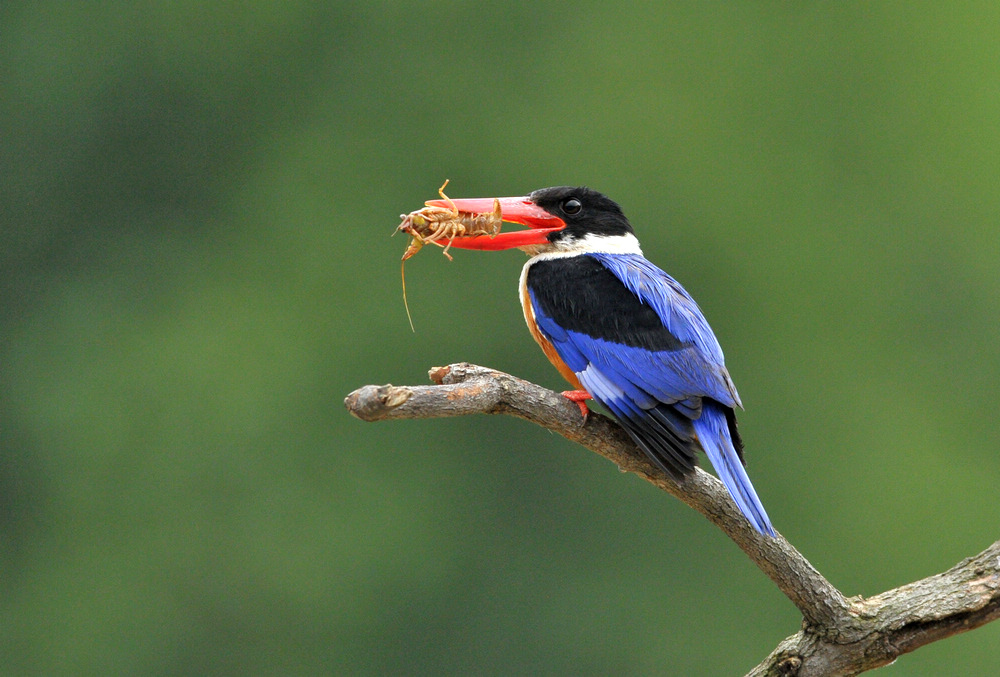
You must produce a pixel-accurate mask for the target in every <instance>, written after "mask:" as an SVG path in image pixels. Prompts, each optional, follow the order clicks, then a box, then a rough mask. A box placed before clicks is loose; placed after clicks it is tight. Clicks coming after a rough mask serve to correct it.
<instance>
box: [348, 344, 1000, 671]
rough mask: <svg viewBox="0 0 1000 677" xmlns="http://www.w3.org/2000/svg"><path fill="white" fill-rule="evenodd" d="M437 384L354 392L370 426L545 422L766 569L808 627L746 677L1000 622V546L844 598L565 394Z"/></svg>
mask: <svg viewBox="0 0 1000 677" xmlns="http://www.w3.org/2000/svg"><path fill="white" fill-rule="evenodd" d="M430 378H431V380H432V381H433V382H434V383H435V384H436V385H430V386H393V385H383V386H373V385H370V386H364V387H363V388H359V389H358V390H355V391H354V392H353V393H351V394H350V395H348V396H347V398H346V399H345V400H344V404H345V405H346V406H347V409H348V411H350V412H351V414H353V415H354V416H356V417H358V418H360V419H361V420H363V421H382V420H388V419H406V418H440V417H445V416H466V415H469V414H509V415H511V416H517V417H518V418H523V419H525V420H528V421H531V422H533V423H537V424H538V425H540V426H542V427H544V428H548V429H549V430H552V431H554V432H557V433H559V434H560V435H562V436H563V437H565V438H567V439H569V440H571V441H573V442H577V443H578V444H580V445H582V446H584V447H586V448H588V449H590V450H591V451H594V452H596V453H598V454H600V455H601V456H604V457H605V458H607V459H608V460H610V461H611V462H613V463H615V464H616V465H617V466H618V467H619V468H621V469H622V470H624V471H627V472H632V473H635V474H637V475H639V476H640V477H642V478H643V479H645V480H647V481H649V482H652V483H653V484H655V485H656V486H657V487H659V488H661V489H663V490H664V491H666V492H668V493H670V494H672V495H673V496H676V497H677V498H679V499H680V500H682V501H684V502H685V503H687V504H688V505H689V506H691V507H692V508H694V509H695V510H697V511H698V512H700V513H701V514H702V515H704V516H705V517H707V518H708V519H709V520H710V521H711V522H712V523H713V524H715V525H716V526H717V527H719V528H720V529H722V530H723V531H724V532H726V534H727V535H728V536H729V537H730V538H731V539H732V540H733V541H734V542H735V543H736V544H737V545H738V546H739V547H740V548H741V549H742V550H743V551H744V552H745V553H746V554H747V555H748V556H749V557H750V559H751V560H753V561H754V563H755V564H756V565H757V566H758V567H760V569H761V571H763V572H764V573H765V574H766V575H767V576H768V577H769V578H770V579H771V580H772V581H774V583H775V585H777V586H778V588H779V589H781V591H782V592H783V593H784V594H785V595H786V596H787V597H788V598H789V599H790V600H791V601H792V603H793V604H795V606H796V607H798V609H799V611H800V612H801V613H802V619H803V622H802V629H801V630H800V631H799V632H798V633H796V634H795V635H792V636H791V637H788V638H786V639H785V640H783V641H782V642H781V643H780V644H779V645H778V646H777V648H775V649H774V651H773V652H771V654H770V655H769V656H768V657H767V658H766V659H764V661H763V662H762V663H761V664H760V665H758V666H757V667H756V668H754V669H753V670H751V671H750V673H749V675H753V676H758V677H762V676H764V675H768V676H771V675H774V676H777V675H782V676H787V675H798V676H800V677H812V676H818V675H856V674H858V673H861V672H864V671H866V670H871V669H872V668H876V667H879V666H882V665H887V664H888V663H891V662H892V661H894V660H895V659H896V658H897V657H898V656H899V655H901V654H904V653H907V652H909V651H913V650H914V649H917V648H919V647H921V646H923V645H925V644H929V643H930V642H934V641H937V640H939V639H943V638H945V637H949V636H951V635H955V634H958V633H960V632H964V631H966V630H972V629H973V628H977V627H979V626H980V625H983V624H985V623H988V622H990V621H992V620H995V619H996V618H998V617H1000V541H997V542H996V543H994V544H993V545H991V546H990V547H989V548H987V549H986V550H984V551H983V552H982V553H980V554H978V555H976V556H975V557H971V558H969V559H966V560H963V561H962V562H959V563H958V564H956V565H955V566H954V567H953V568H951V569H949V570H948V571H945V572H943V573H940V574H936V575H934V576H930V577H928V578H925V579H923V580H920V581H916V582H914V583H910V584H908V585H904V586H901V587H899V588H895V589H893V590H889V591H886V592H883V593H882V594H880V595H876V596H875V597H870V598H868V599H863V598H861V597H853V598H846V597H844V595H843V594H842V593H841V592H840V591H839V590H837V588H835V587H834V586H833V585H831V584H830V582H829V581H827V580H826V579H825V578H824V577H823V576H822V574H820V573H819V572H818V571H816V569H815V568H813V566H812V565H811V564H810V563H809V562H808V561H807V560H806V559H805V558H804V557H803V556H802V555H801V554H800V553H799V552H798V550H796V549H795V548H794V547H792V545H791V544H789V543H788V541H786V540H785V539H784V538H783V537H782V536H781V535H780V534H779V535H778V536H777V538H773V539H772V538H767V537H765V536H762V535H760V534H758V533H757V532H756V531H754V530H753V528H752V527H751V526H750V525H749V523H748V522H747V521H746V520H745V519H744V518H743V516H742V515H741V514H740V513H739V511H738V510H737V508H736V506H735V505H734V504H733V502H732V501H731V500H730V498H729V494H728V493H727V492H726V489H725V487H723V486H722V483H721V482H719V480H717V479H715V477H713V476H712V475H710V474H708V473H707V472H704V471H703V470H700V469H696V470H695V473H694V474H693V475H691V476H690V477H688V478H686V479H685V480H684V481H682V482H674V481H673V480H671V479H670V478H669V477H667V476H666V475H665V474H664V473H663V472H661V471H660V470H659V469H658V468H657V467H656V466H654V465H653V464H652V463H651V462H650V461H649V460H647V459H646V457H645V455H644V454H643V453H642V452H641V451H640V450H639V449H638V448H637V447H636V446H635V445H634V444H633V443H632V441H631V439H630V438H629V437H628V435H627V434H626V433H625V431H624V430H622V428H621V427H620V426H619V425H618V424H617V423H615V422H614V421H612V420H610V419H608V418H606V417H604V416H601V415H600V414H596V413H593V412H592V413H591V414H590V415H589V416H588V417H587V420H586V421H584V420H583V417H582V416H581V415H580V410H579V408H578V407H577V405H576V404H574V403H572V402H570V401H569V400H567V399H566V398H564V397H562V396H561V395H559V394H558V393H555V392H553V391H551V390H547V389H545V388H542V387H541V386H537V385H535V384H533V383H529V382H528V381H524V380H522V379H519V378H516V377H514V376H511V375H510V374H505V373H503V372H499V371H495V370H493V369H487V368H485V367H478V366H476V365H472V364H468V363H464V362H463V363H459V364H453V365H450V366H447V367H435V368H433V369H431V371H430Z"/></svg>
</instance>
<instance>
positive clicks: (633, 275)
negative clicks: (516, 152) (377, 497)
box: [427, 186, 774, 536]
mask: <svg viewBox="0 0 1000 677" xmlns="http://www.w3.org/2000/svg"><path fill="white" fill-rule="evenodd" d="M494 199H495V198H485V199H480V198H474V199H459V200H452V202H453V204H454V208H456V209H458V210H459V211H463V212H490V211H493V209H494V204H495V203H494ZM498 199H499V202H500V208H501V211H502V214H503V220H504V221H508V222H511V223H518V224H522V225H525V226H528V229H527V230H520V231H514V232H508V233H500V234H498V235H496V236H494V237H489V236H486V235H483V236H478V237H465V238H457V239H455V240H454V241H453V242H452V246H453V247H458V248H462V249H481V250H498V249H511V248H515V247H516V248H518V249H521V250H523V251H525V252H526V253H527V254H528V255H529V256H530V257H531V258H530V260H529V261H528V262H527V263H526V264H525V265H524V269H523V270H522V272H521V305H522V307H523V308H524V318H525V320H526V322H527V324H528V329H529V330H530V331H531V335H532V336H533V337H534V339H535V341H537V342H538V345H540V346H541V347H542V350H543V351H544V352H545V355H546V356H547V357H548V358H549V360H551V362H552V364H553V365H555V367H556V369H558V370H559V373H560V374H562V376H563V377H564V378H565V379H566V380H567V381H569V382H570V383H571V384H572V385H573V386H574V387H575V388H577V389H578V390H577V391H574V392H571V393H566V395H567V396H568V397H570V399H574V400H575V401H577V402H578V403H579V402H580V401H581V400H582V399H589V397H593V399H595V400H597V401H598V402H600V403H601V404H603V405H604V406H605V407H606V408H607V409H608V410H609V411H611V413H612V414H614V416H615V418H616V419H617V420H618V422H619V423H621V425H622V426H623V427H624V428H625V430H627V431H628V433H629V435H631V437H632V439H633V440H635V443H636V444H637V445H638V446H639V448H640V449H642V450H643V451H644V452H645V453H646V454H647V455H648V456H649V458H650V459H652V461H653V462H654V463H656V465H657V466H659V467H660V468H662V469H663V470H664V471H665V472H666V473H667V474H669V475H670V476H672V477H674V478H676V479H680V478H681V477H683V476H684V475H686V474H688V473H690V472H692V471H693V470H694V467H695V464H696V463H697V458H696V455H695V454H696V452H697V451H698V450H699V449H700V450H702V451H704V452H705V453H706V454H707V455H708V458H709V460H710V461H711V462H712V466H713V467H714V468H715V470H716V472H717V473H718V474H719V478H720V479H721V480H722V482H723V483H724V484H725V486H726V488H727V489H728V490H729V493H730V494H731V495H732V497H733V500H734V501H735V502H736V505H737V506H738V507H739V509H740V511H741V512H742V513H743V514H744V515H745V516H746V518H747V519H748V520H749V521H750V524H752V525H753V527H754V528H755V529H756V530H757V531H759V532H760V533H762V534H766V535H769V536H774V528H773V527H772V526H771V521H770V520H769V519H768V517H767V513H766V512H765V511H764V506H763V505H761V502H760V499H758V498H757V492H756V491H754V488H753V485H752V484H751V483H750V478H749V477H748V476H747V473H746V470H745V469H744V467H743V465H744V464H743V442H742V440H741V439H740V434H739V432H738V431H737V429H736V412H735V408H736V407H741V408H742V404H741V402H740V396H739V395H738V394H737V392H736V386H735V385H733V381H732V379H731V378H730V377H729V372H728V371H727V370H726V366H725V362H724V358H723V354H722V348H720V347H719V342H718V340H717V339H716V338H715V334H713V333H712V329H711V328H710V327H709V326H708V322H707V321H706V320H705V316H704V315H703V314H702V312H701V310H700V309H699V308H698V305H697V304H696V303H695V302H694V299H692V298H691V295H690V294H688V293H687V292H686V291H685V290H684V288H683V287H681V285H680V284H679V283H678V282H677V281H676V280H674V279H673V278H672V277H670V276H669V275H667V274H666V273H665V272H663V271H662V270H660V269H659V268H657V267H656V266H655V265H653V264H652V263H650V262H649V261H647V260H646V258H645V257H644V256H643V254H642V250H641V249H640V248H639V241H638V240H637V239H636V237H635V233H634V232H633V230H632V225H631V224H630V223H629V221H628V219H627V218H625V215H624V214H623V213H622V210H621V207H619V206H618V204H617V203H615V202H614V201H612V200H610V199H609V198H607V197H606V196H604V195H602V194H601V193H598V192H597V191H594V190H590V189H589V188H573V187H569V186H560V187H556V188H543V189H541V190H536V191H535V192H533V193H531V194H530V195H526V196H524V197H514V198H498ZM427 204H428V205H431V206H437V207H445V208H450V207H452V204H449V203H448V202H446V201H444V200H432V201H430V202H428V203H427ZM580 406H581V409H582V410H583V411H584V412H586V405H583V404H581V405H580Z"/></svg>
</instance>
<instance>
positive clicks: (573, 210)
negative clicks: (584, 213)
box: [562, 197, 583, 216]
mask: <svg viewBox="0 0 1000 677" xmlns="http://www.w3.org/2000/svg"><path fill="white" fill-rule="evenodd" d="M581 209H583V203H581V202H580V201H579V200H577V199H576V198H575V197H571V198H569V199H568V200H564V201H563V203H562V210H563V211H564V212H565V213H567V214H569V215H570V216H572V215H574V214H579V213H580V210H581Z"/></svg>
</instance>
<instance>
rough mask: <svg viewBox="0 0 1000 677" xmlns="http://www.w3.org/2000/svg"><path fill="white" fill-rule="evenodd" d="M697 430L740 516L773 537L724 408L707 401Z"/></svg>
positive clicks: (709, 458)
mask: <svg viewBox="0 0 1000 677" xmlns="http://www.w3.org/2000/svg"><path fill="white" fill-rule="evenodd" d="M694 427H695V430H697V432H698V438H699V439H700V440H701V446H702V447H703V448H704V449H705V453H706V454H707V455H708V460H709V461H711V462H712V467H714V468H715V472H717V473H718V474H719V479H721V480H722V483H723V484H725V485H726V489H728V490H729V493H730V494H731V495H732V497H733V500H734V501H735V502H736V506H737V507H738V508H739V509H740V512H742V513H743V515H744V516H746V518H747V520H749V522H750V524H752V525H753V527H754V529H756V530H757V531H759V532H760V533H762V534H764V535H765V536H774V527H773V526H771V520H770V519H768V517H767V512H765V510H764V506H763V505H761V502H760V499H759V498H757V492H756V491H754V488H753V484H751V483H750V478H749V477H748V476H747V471H746V470H745V469H744V468H743V463H742V462H741V461H740V457H739V455H738V454H737V453H736V448H735V446H734V445H733V439H732V436H731V434H730V431H729V422H728V420H727V419H726V412H725V411H724V410H723V409H722V405H720V404H717V403H716V402H711V401H708V400H705V401H704V404H703V408H702V413H701V416H700V417H699V418H698V420H696V421H695V422H694Z"/></svg>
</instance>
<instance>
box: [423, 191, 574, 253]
mask: <svg viewBox="0 0 1000 677" xmlns="http://www.w3.org/2000/svg"><path fill="white" fill-rule="evenodd" d="M496 199H499V200H500V211H501V213H502V218H503V220H504V221H509V222H510V223H519V224H521V225H522V226H528V228H529V229H530V230H517V231H514V232H512V233H500V234H499V235H496V236H495V237H490V236H489V235H479V236H477V237H459V238H455V239H454V240H453V241H452V242H451V246H452V247H458V248H460V249H482V250H487V251H495V250H498V249H513V248H514V247H526V246H528V245H533V244H547V243H548V236H549V234H550V233H554V232H556V231H557V230H562V229H563V228H565V227H566V223H565V222H564V221H563V220H562V219H560V218H559V217H558V216H553V215H552V214H549V213H548V212H547V211H545V210H544V209H542V208H541V207H539V206H538V205H536V204H535V203H534V202H532V201H531V200H529V199H528V198H527V197H501V198H496ZM493 200H494V198H492V197H486V198H466V199H463V200H452V201H451V202H452V203H454V205H455V209H457V210H458V211H460V212H476V213H482V212H492V211H493ZM424 204H426V205H427V206H428V207H444V208H445V209H450V208H451V206H452V205H451V204H449V203H448V201H447V200H429V201H427V202H425V203H424Z"/></svg>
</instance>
